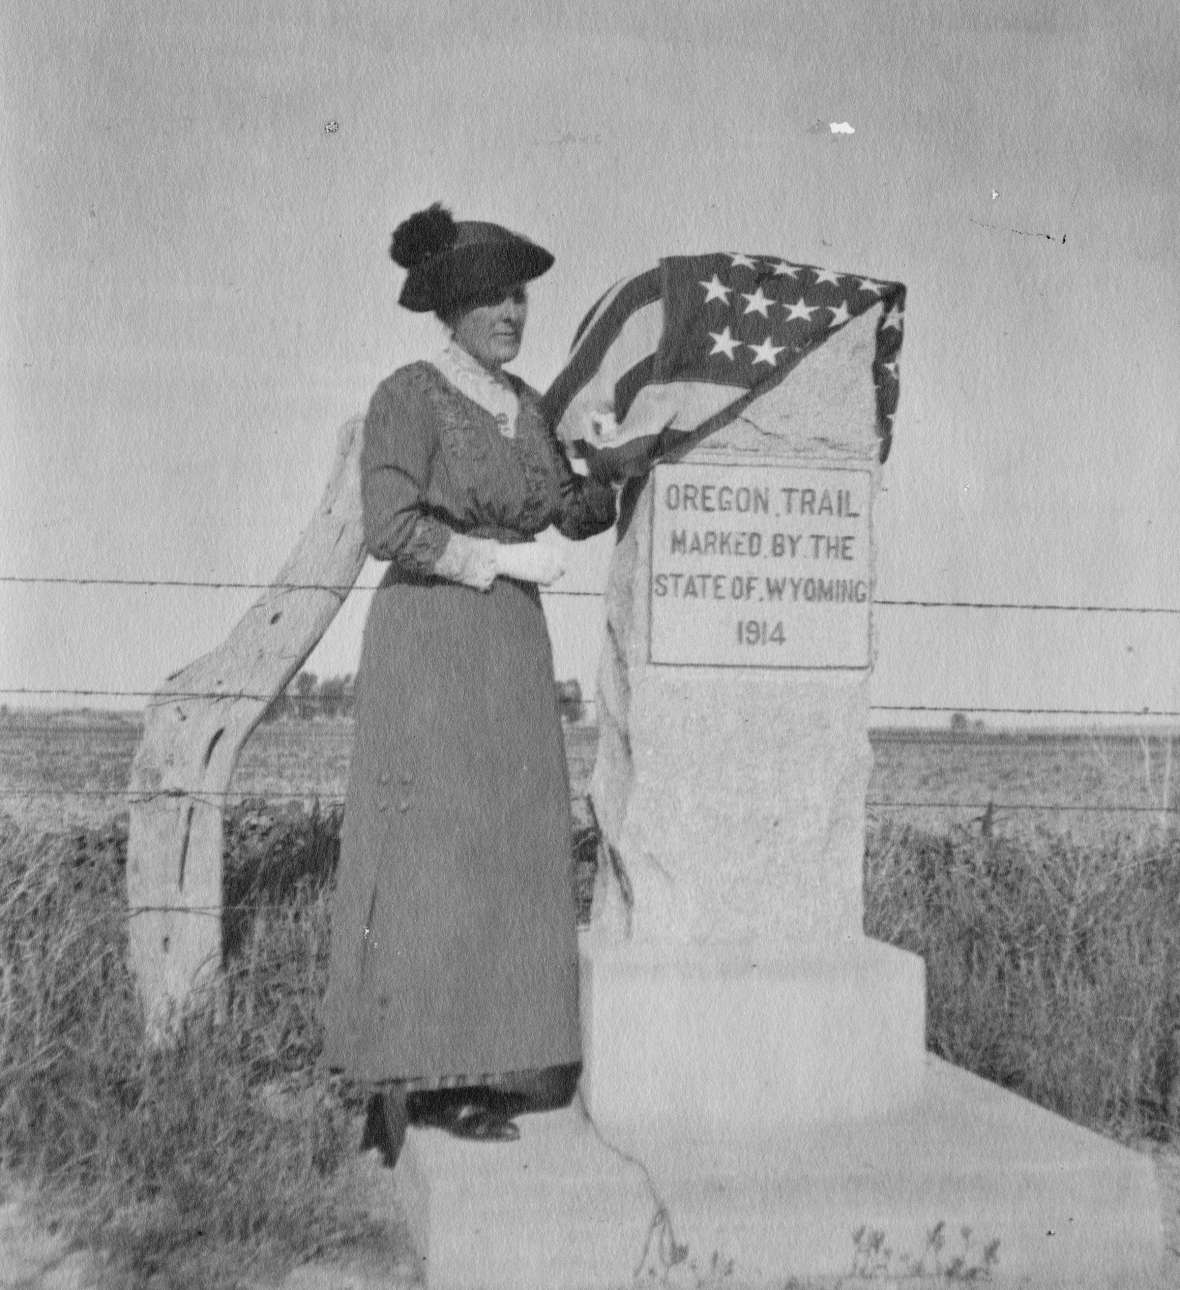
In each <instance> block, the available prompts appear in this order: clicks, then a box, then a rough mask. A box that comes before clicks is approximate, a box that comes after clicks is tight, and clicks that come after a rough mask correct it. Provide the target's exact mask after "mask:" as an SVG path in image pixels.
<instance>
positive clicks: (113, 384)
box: [0, 0, 1180, 724]
mask: <svg viewBox="0 0 1180 1290" xmlns="http://www.w3.org/2000/svg"><path fill="white" fill-rule="evenodd" d="M1178 27H1180V22H1178V20H1177V17H1176V13H1175V7H1174V5H1173V4H1172V3H1171V0H1141V2H1140V3H1133V4H1128V5H1119V6H1110V5H1104V4H1090V3H1073V2H1065V3H1032V2H1030V0H996V2H995V3H989V4H986V5H983V4H979V3H972V4H957V3H946V2H945V0H924V2H921V3H918V2H916V0H892V2H891V3H888V4H886V3H868V2H861V3H849V2H846V0H824V3H791V4H785V3H770V2H761V0H750V2H748V3H736V2H735V3H730V4H728V5H723V4H704V3H700V4H698V3H692V2H686V0H681V2H680V3H672V2H671V0H662V2H659V3H656V2H654V0H626V2H624V0H618V2H617V3H605V2H604V0H584V2H582V3H577V4H573V3H569V4H563V3H554V2H549V3H546V4H545V5H542V4H540V3H533V4H525V3H519V2H515V0H508V2H506V3H484V4H474V3H438V2H437V0H436V2H435V3H432V4H431V5H423V4H419V3H412V4H411V3H396V2H394V3H391V2H390V0H353V2H352V3H348V2H343V3H331V4H328V3H320V0H302V2H299V3H294V2H293V3H273V2H271V0H252V2H251V3H245V0H240V2H239V3H237V4H233V5H231V4H219V5H211V4H208V3H204V2H202V3H185V2H184V0H173V2H172V3H170V4H168V5H166V6H164V5H160V4H158V3H155V2H154V0H151V2H144V3H124V2H122V0H92V3H90V4H88V5H86V6H81V5H76V4H67V3H64V2H63V0H38V2H37V3H33V0H23V2H14V3H12V4H9V5H7V6H5V7H4V10H3V16H2V17H0V44H2V48H3V53H2V54H0V57H2V58H3V76H2V81H0V141H2V142H0V161H2V163H3V164H2V169H0V218H2V220H3V231H4V237H3V239H2V240H3V249H2V250H0V290H2V291H3V297H4V299H5V301H6V302H7V304H8V308H6V309H5V310H4V311H3V318H2V320H0V360H2V367H0V371H2V374H3V375H2V378H0V453H2V454H3V458H2V459H3V470H2V473H0V479H2V483H0V507H2V509H0V516H2V522H0V577H4V578H10V579H11V578H35V579H75V580H78V579H133V580H135V579H141V580H148V581H152V580H157V581H158V580H178V581H190V580H197V581H213V582H251V583H266V582H268V581H269V580H270V579H271V578H272V576H273V575H274V574H275V572H276V571H277V570H278V569H279V567H280V566H281V564H282V563H283V561H284V559H285V558H286V555H287V552H288V551H289V550H290V548H291V547H292V546H293V544H294V542H295V540H296V538H297V537H298V535H299V533H300V532H301V531H302V529H303V527H304V526H305V525H306V523H307V522H308V520H309V519H310V517H311V514H312V512H313V510H314V508H315V506H316V504H317V502H318V500H319V496H320V494H321V492H322V490H323V487H324V484H325V482H326V479H327V474H328V470H329V467H330V464H331V460H332V455H333V451H334V444H335V437H336V432H337V429H338V427H339V426H340V425H341V423H342V422H344V421H345V420H346V419H347V418H348V417H350V416H352V415H353V414H355V413H357V412H360V411H363V409H364V407H365V406H366V404H367V402H368V399H369V397H370V395H371V393H372V390H373V388H374V387H375V386H376V384H377V383H378V382H379V381H380V380H381V379H382V378H383V377H384V376H385V375H387V374H388V373H389V372H390V371H391V370H393V369H394V368H395V367H397V366H399V365H400V364H402V363H404V362H407V361H410V360H411V359H414V358H418V357H425V356H428V355H429V354H430V353H431V352H432V351H433V350H434V349H435V348H436V347H437V345H438V344H439V343H440V341H441V332H440V331H439V329H438V326H437V324H436V323H435V322H434V320H433V319H430V318H422V317H417V316H412V315H409V314H407V313H406V312H405V311H404V310H401V309H400V308H399V307H398V305H397V303H396V300H397V292H398V289H399V287H400V271H398V270H396V269H395V268H394V266H393V265H392V264H391V263H390V261H389V259H388V257H387V247H388V242H389V234H390V231H391V229H392V228H393V226H394V225H395V224H397V223H398V222H399V221H400V220H401V219H403V218H404V217H405V216H406V215H408V214H409V213H410V212H411V211H413V210H416V209H418V208H420V207H422V206H423V205H425V204H427V203H429V202H430V201H433V200H436V199H441V200H444V201H446V202H447V203H448V204H449V205H450V206H451V208H452V209H453V210H454V212H455V215H456V217H457V218H460V219H463V218H470V219H490V220H494V221H496V222H499V223H502V224H505V225H507V226H509V227H511V228H516V229H519V230H521V231H523V232H525V233H527V234H528V235H529V236H531V237H533V238H534V239H536V240H538V241H540V242H541V243H543V244H544V245H546V246H548V247H549V248H550V249H551V250H552V251H553V252H554V254H555V256H556V265H555V267H554V268H553V270H551V272H550V273H549V274H548V275H547V276H546V277H545V278H543V279H541V280H540V281H538V282H537V283H535V284H533V290H532V297H531V314H530V322H529V328H528V331H527V332H526V335H525V343H524V348H523V350H522V354H521V358H520V359H519V360H518V362H517V363H516V364H515V370H517V371H518V372H519V373H520V374H521V375H522V376H524V377H525V378H526V379H528V380H530V381H531V382H532V383H533V384H535V385H537V386H539V387H542V388H543V387H544V386H545V385H547V384H548V382H549V381H550V380H551V379H552V377H553V376H554V375H555V374H556V372H557V371H558V369H559V368H560V366H561V364H562V362H563V359H564V356H565V353H566V351H567V349H568V346H569V343H570V341H571V340H572V337H573V332H574V328H575V327H576V325H577V322H578V321H579V319H580V318H581V316H582V315H583V314H584V313H585V311H586V310H587V308H588V307H589V306H590V304H591V303H592V302H593V301H594V300H595V299H596V298H597V297H598V296H599V295H600V294H601V293H602V292H603V291H604V290H605V289H606V288H607V287H608V286H609V285H610V284H611V283H613V282H614V281H616V280H618V279H619V278H621V277H624V276H626V275H628V274H630V273H634V272H637V271H639V270H641V269H644V268H646V267H647V266H649V265H651V264H653V263H655V262H656V261H657V260H658V259H659V258H660V257H661V256H664V255H672V254H682V253H687V252H710V251H717V250H744V251H753V252H758V253H763V252H764V253H771V254H777V255H782V256H784V257H786V258H789V259H794V260H799V261H804V262H808V263H814V264H822V265H826V266H829V267H832V268H835V269H837V270H848V271H856V272H861V273H864V274H869V275H873V276H876V277H879V278H887V279H891V280H900V281H903V282H904V283H905V284H906V286H907V290H908V301H907V313H906V335H905V343H904V347H903V350H902V354H901V369H900V370H901V403H900V406H899V410H898V416H897V420H896V423H895V431H894V447H893V451H892V454H891V456H890V458H889V461H888V464H887V465H886V467H885V471H884V487H883V491H882V493H881V495H880V497H879V498H878V502H877V509H876V514H875V517H874V528H875V532H876V536H877V542H878V550H877V561H878V563H877V588H876V592H877V596H878V597H879V598H883V599H920V600H937V601H947V600H956V601H960V600H965V601H971V602H977V601H999V602H1005V603H1013V602H1015V603H1021V604H1025V603H1038V604H1043V603H1051V604H1084V605H1094V606H1131V607H1136V608H1165V609H1168V608H1170V609H1172V610H1180V560H1177V558H1176V555H1177V553H1178V552H1180V507H1177V506H1176V505H1175V502H1174V496H1175V483H1176V481H1177V479H1180V434H1178V433H1177V431H1178V424H1177V423H1178V415H1177V408H1178V407H1180V362H1178V361H1177V359H1178V356H1180V301H1178V292H1177V283H1178V274H1177V270H1178V267H1180V253H1178V244H1177V228H1178V227H1180V178H1178V175H1177V167H1176V165H1175V158H1176V156H1177V155H1180V126H1178V124H1177V123H1178V122H1180V52H1178V51H1180V41H1178V40H1177V34H1178ZM832 123H847V124H848V125H850V126H851V127H852V131H851V132H847V131H841V132H839V133H833V132H832V130H831V128H830V127H831V124H832ZM610 553H611V538H610V537H609V536H607V537H604V538H600V539H597V540H595V541H594V542H591V543H587V544H582V545H580V546H578V547H576V548H573V549H571V551H570V555H569V565H570V568H569V572H568V573H567V575H566V577H565V579H564V580H563V584H562V586H563V587H564V589H566V590H578V591H590V592H598V591H600V590H601V588H602V586H603V585H604V582H605V577H606V572H607V568H608V565H609V560H610ZM375 578H376V573H375V570H374V568H372V567H370V568H369V569H367V570H366V571H365V572H364V573H363V574H362V576H361V579H360V581H361V583H362V584H363V583H368V584H371V583H372V582H374V581H375ZM253 595H254V593H251V592H250V591H241V590H226V589H210V588H191V587H190V588H169V587H153V586H147V587H145V586H109V585H82V586H79V585H73V584H72V583H70V584H59V583H54V582H32V583H26V582H11V581H8V582H0V688H2V689H4V690H5V691H7V693H0V702H9V703H10V704H12V703H39V704H45V705H49V706H55V707H60V706H67V705H69V704H73V703H89V704H90V705H91V706H132V707H135V706H139V705H140V704H141V703H142V699H140V698H138V697H135V696H134V695H128V696H127V697H126V698H118V697H114V698H112V697H102V698H95V697H92V696H86V695H80V694H76V693H69V692H70V691H85V690H96V691H117V692H129V691H130V692H138V691H149V692H150V691H152V690H154V689H155V688H156V687H157V686H158V685H159V684H160V682H161V681H162V679H163V678H164V676H165V675H167V674H168V673H170V672H173V671H175V670H176V669H177V668H178V667H180V666H182V665H184V664H185V663H187V662H188V661H190V660H192V659H193V658H195V657H196V656H198V655H199V654H201V653H204V652H205V651H207V650H209V649H211V648H213V647H215V646H216V645H217V643H218V642H219V641H220V640H222V639H223V638H224V636H225V635H226V634H227V633H228V631H229V630H230V628H231V627H232V625H233V623H234V622H235V621H236V620H237V618H238V617H239V616H240V615H241V613H243V612H244V611H245V609H246V608H247V607H248V605H249V604H250V602H251V600H252V599H253ZM367 603H368V598H367V597H366V595H365V594H364V592H357V593H355V594H354V595H353V596H352V597H351V598H350V599H349V601H348V603H347V604H346V606H345V608H344V610H343V611H342V612H341V614H340V616H339V617H338V619H337V621H336V622H335V623H334V624H333V626H332V627H331V628H330V629H329V632H328V634H327V636H326V637H325V639H324V641H323V642H322V643H321V645H320V646H319V648H318V649H317V651H316V652H315V654H314V655H313V656H312V658H311V660H310V661H309V664H308V666H309V667H311V668H312V669H313V670H315V671H317V672H319V673H320V674H321V675H325V674H337V673H342V672H350V671H353V670H354V669H355V666H356V661H357V656H358V651H359V641H360V634H361V630H362V626H363V620H364V614H365V609H366V607H367ZM546 603H547V612H548V616H549V622H550V628H551V632H552V634H553V638H554V646H555V656H556V669H557V672H558V675H559V676H562V677H570V676H573V677H577V678H578V679H579V680H580V681H581V682H582V685H583V689H584V690H585V691H586V693H587V694H588V695H589V694H592V693H593V687H594V672H595V668H596V665H597V655H598V647H599V641H600V639H601V630H602V606H601V601H600V600H599V599H598V598H597V597H596V596H595V595H589V596H577V597H558V596H553V597H550V598H548V600H547V602H546ZM874 621H875V632H876V646H877V666H876V671H875V675H874V680H873V690H872V695H873V702H874V703H875V704H877V705H878V706H879V708H881V709H882V711H881V712H880V713H879V714H878V715H879V716H880V718H881V719H882V720H888V719H895V718H894V717H892V716H891V715H890V714H889V713H888V712H886V711H884V710H885V709H888V708H890V707H892V706H894V705H915V706H935V707H938V706H948V707H960V708H964V709H967V708H971V707H975V708H980V709H984V708H988V707H1032V708H1082V709H1115V710H1125V709H1133V710H1136V711H1139V710H1142V709H1144V708H1148V709H1151V710H1156V711H1171V712H1175V711H1180V668H1177V666H1176V660H1177V657H1178V656H1180V650H1178V649H1177V646H1178V644H1180V613H1172V614H1142V613H1140V614H1107V613H1065V612H1056V611H1055V612H1031V611H983V610H965V609H955V610H951V609H931V610H917V609H902V608H889V607H886V606H881V607H878V608H877V609H876V611H875V615H874ZM30 690H50V691H56V693H53V694H48V695H41V694H28V693H25V694H20V693H17V692H18V691H30ZM896 719H902V718H901V717H900V716H898V717H896ZM938 719H939V720H943V719H944V718H942V717H939V718H938ZM996 720H997V721H1000V720H1003V718H1001V717H997V718H996ZM1045 720H1046V719H1044V718H1041V719H1040V721H1041V723H1042V724H1044V723H1045Z"/></svg>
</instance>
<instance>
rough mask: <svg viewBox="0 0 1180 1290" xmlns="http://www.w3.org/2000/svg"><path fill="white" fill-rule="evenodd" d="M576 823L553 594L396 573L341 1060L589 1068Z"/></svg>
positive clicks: (370, 671)
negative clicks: (557, 674) (581, 1021)
mask: <svg viewBox="0 0 1180 1290" xmlns="http://www.w3.org/2000/svg"><path fill="white" fill-rule="evenodd" d="M571 834H572V821H571V817H570V806H569V776H568V771H567V768H566V761H565V748H564V744H563V741H562V735H561V723H560V717H559V714H558V708H557V700H556V695H555V692H554V682H553V660H552V652H551V648H550V643H549V635H548V631H547V629H546V626H545V619H544V615H543V613H542V610H541V602H540V597H539V596H538V595H537V592H536V590H535V589H534V588H532V587H526V586H524V585H522V584H519V583H515V582H511V581H508V580H505V579H498V580H497V581H496V583H495V584H494V586H493V588H492V590H491V591H489V592H479V591H474V590H472V589H470V588H467V587H462V586H458V585H455V584H451V583H445V582H438V581H430V582H412V581H399V580H398V575H397V574H396V573H395V572H393V571H392V570H391V572H390V574H387V576H386V581H385V583H384V584H383V585H382V589H381V590H379V591H378V592H377V593H376V594H375V595H374V602H373V605H372V608H371V610H370V614H369V619H368V623H367V625H366V628H365V642H364V648H363V652H362V657H361V665H360V672H359V676H358V692H357V729H356V743H355V748H354V752H353V759H352V764H351V768H350V776H349V788H348V797H347V802H346V805H345V817H344V824H343V832H342V838H341V854H340V865H339V869H338V875H337V885H336V893H335V899H334V904H333V912H332V945H331V966H330V975H329V987H328V993H327V998H326V1000H325V1013H324V1016H325V1029H326V1035H325V1048H324V1057H323V1060H324V1062H325V1064H326V1065H327V1066H329V1067H330V1068H333V1069H336V1070H340V1071H343V1072H345V1073H346V1074H348V1075H350V1076H352V1077H353V1078H355V1079H358V1080H364V1081H370V1082H382V1081H387V1080H397V1081H403V1082H406V1084H407V1086H408V1087H415V1086H417V1087H430V1086H435V1087H437V1086H439V1085H446V1084H452V1083H468V1082H470V1083H481V1082H487V1081H489V1080H495V1079H496V1078H497V1077H498V1076H503V1075H505V1074H508V1073H511V1072H526V1071H530V1070H533V1071H535V1070H537V1069H538V1068H543V1067H552V1066H561V1065H568V1064H570V1063H576V1062H578V1061H579V1060H580V1057H581V1046H580V1038H579V1028H578V978H577V944H576V930H575V905H574V894H573V882H572V853H571Z"/></svg>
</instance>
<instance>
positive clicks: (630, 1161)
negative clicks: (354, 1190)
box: [395, 1057, 1163, 1290]
mask: <svg viewBox="0 0 1180 1290" xmlns="http://www.w3.org/2000/svg"><path fill="white" fill-rule="evenodd" d="M519 1124H520V1128H521V1138H520V1141H519V1142H516V1143H512V1144H510V1145H496V1146H487V1145H483V1144H471V1143H462V1142H459V1141H456V1140H455V1139H453V1138H449V1137H447V1136H446V1135H445V1134H442V1133H440V1132H437V1131H432V1130H419V1129H411V1130H410V1134H409V1139H408V1141H407V1143H406V1147H405V1149H404V1152H403V1156H402V1159H401V1160H400V1161H399V1163H398V1167H397V1171H396V1175H395V1181H396V1185H397V1193H398V1199H399V1203H400V1204H401V1206H402V1208H403V1209H404V1211H405V1213H406V1215H407V1217H408V1220H409V1226H410V1230H411V1233H412V1234H413V1237H414V1242H415V1246H416V1248H417V1250H418V1252H419V1255H420V1256H421V1259H422V1270H423V1273H424V1277H425V1283H426V1285H427V1286H429V1287H431V1290H625V1288H626V1287H632V1286H636V1285H641V1284H642V1285H646V1284H650V1283H651V1282H652V1281H653V1279H655V1280H657V1281H658V1282H660V1283H662V1284H670V1285H673V1286H685V1287H694V1288H695V1290H701V1288H702V1287H709V1288H712V1287H716V1288H717V1290H721V1288H722V1287H724V1288H725V1290H753V1288H754V1287H757V1288H758V1290H769V1288H770V1287H774V1288H775V1290H781V1287H783V1286H784V1285H785V1284H790V1279H791V1278H796V1279H797V1283H798V1284H799V1285H800V1287H801V1290H802V1287H816V1286H821V1285H822V1286H833V1285H838V1284H859V1283H860V1281H861V1280H862V1279H868V1280H872V1281H873V1282H874V1283H875V1284H880V1285H886V1286H888V1285H897V1286H900V1285H905V1286H915V1287H916V1286H920V1285H923V1284H929V1285H946V1284H954V1282H955V1281H956V1280H960V1281H964V1282H966V1281H968V1280H975V1279H983V1278H984V1273H985V1270H986V1282H985V1283H986V1284H988V1285H991V1286H995V1287H997V1290H1006V1288H1008V1287H1012V1288H1015V1287H1026V1288H1029V1290H1148V1288H1150V1290H1163V1282H1162V1281H1161V1280H1160V1279H1159V1268H1160V1259H1161V1252H1162V1233H1161V1227H1160V1219H1159V1198H1158V1195H1157V1192H1156V1186H1155V1177H1154V1172H1153V1166H1152V1162H1151V1160H1150V1159H1149V1158H1148V1157H1146V1156H1139V1155H1136V1154H1135V1153H1134V1152H1131V1151H1128V1150H1125V1149H1124V1148H1121V1147H1118V1146H1116V1145H1114V1144H1113V1143H1110V1142H1107V1141H1106V1140H1105V1139H1103V1138H1100V1137H1098V1136H1097V1135H1095V1134H1092V1133H1089V1132H1087V1131H1086V1130H1084V1129H1080V1128H1078V1127H1077V1126H1075V1125H1072V1124H1070V1123H1068V1122H1067V1121H1065V1120H1062V1119H1060V1118H1058V1117H1057V1116H1054V1115H1051V1114H1049V1113H1048V1112H1047V1111H1043V1110H1041V1109H1040V1108H1039V1107H1036V1106H1033V1105H1032V1104H1031V1103H1028V1102H1025V1101H1023V1100H1022V1099H1020V1098H1017V1097H1014V1096H1013V1095H1011V1094H1008V1093H1004V1092H1003V1091H1001V1090H999V1089H997V1088H995V1087H994V1086H992V1085H990V1084H987V1083H985V1082H984V1081H982V1080H979V1079H977V1078H976V1077H974V1076H972V1075H969V1074H967V1073H965V1072H963V1071H960V1070H957V1069H956V1068H954V1067H952V1066H948V1065H947V1064H945V1063H943V1062H940V1061H938V1060H937V1059H935V1058H932V1057H928V1058H926V1060H925V1078H924V1081H923V1089H922V1092H921V1095H920V1097H919V1098H918V1100H917V1101H915V1102H912V1103H910V1104H909V1105H908V1106H905V1107H904V1108H899V1109H895V1110H893V1111H891V1112H889V1113H887V1114H884V1115H875V1116H868V1117H865V1118H862V1119H858V1120H843V1121H835V1122H831V1123H828V1124H823V1125H820V1124H810V1125H798V1126H796V1127H795V1128H793V1129H785V1128H781V1127H780V1128H779V1129H778V1130H777V1131H776V1132H775V1133H773V1134H768V1135H767V1136H766V1137H764V1138H763V1139H761V1140H759V1139H753V1138H746V1139H744V1140H736V1139H733V1140H728V1141H718V1140H712V1141H707V1140H701V1139H695V1138H691V1137H687V1136H679V1137H678V1136H672V1135H669V1134H667V1133H666V1132H660V1133H658V1134H649V1135H647V1136H645V1137H642V1138H640V1137H633V1136H631V1135H627V1136H626V1137H620V1138H618V1139H615V1138H612V1137H611V1135H609V1134H602V1133H600V1132H599V1131H598V1130H597V1129H596V1128H595V1126H594V1125H592V1124H591V1122H590V1121H589V1120H588V1119H587V1117H586V1115H585V1113H584V1112H583V1110H582V1109H581V1108H580V1106H578V1105H577V1104H575V1105H574V1106H573V1107H570V1108H568V1109H567V1110H564V1111H556V1112H551V1113H549V1114H547V1115H537V1116H522V1117H521V1118H520V1120H519ZM973 1270H974V1275H973V1276H972V1273H973Z"/></svg>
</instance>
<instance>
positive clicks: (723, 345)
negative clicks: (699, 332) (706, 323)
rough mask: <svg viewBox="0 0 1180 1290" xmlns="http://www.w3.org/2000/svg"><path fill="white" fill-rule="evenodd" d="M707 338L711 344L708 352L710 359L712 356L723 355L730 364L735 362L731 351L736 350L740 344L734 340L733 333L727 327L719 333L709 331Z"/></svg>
mask: <svg viewBox="0 0 1180 1290" xmlns="http://www.w3.org/2000/svg"><path fill="white" fill-rule="evenodd" d="M709 338H710V339H711V340H712V342H713V348H712V349H711V350H710V351H709V357H710V358H712V357H713V355H714V354H724V355H725V357H726V358H728V359H729V360H730V362H735V361H736V360H735V359H734V357H733V351H734V350H735V349H737V347H738V346H739V345H740V344H741V343H742V342H741V341H740V340H737V339H735V337H734V336H733V333H732V332H731V331H730V330H729V328H728V327H725V328H724V329H723V330H721V331H711V332H710V333H709Z"/></svg>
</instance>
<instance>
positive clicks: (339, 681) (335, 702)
mask: <svg viewBox="0 0 1180 1290" xmlns="http://www.w3.org/2000/svg"><path fill="white" fill-rule="evenodd" d="M351 683H352V677H350V676H326V677H324V679H323V680H322V681H321V682H320V694H319V699H320V704H319V707H320V712H321V713H322V714H323V715H324V716H325V717H339V716H342V715H343V714H344V711H345V705H346V703H347V695H348V689H349V686H350V685H351Z"/></svg>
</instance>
